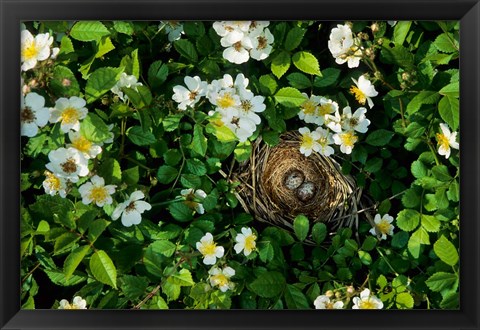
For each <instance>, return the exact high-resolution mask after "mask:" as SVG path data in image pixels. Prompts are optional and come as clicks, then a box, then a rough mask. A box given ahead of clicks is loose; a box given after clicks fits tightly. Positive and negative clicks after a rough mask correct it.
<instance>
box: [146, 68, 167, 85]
mask: <svg viewBox="0 0 480 330" xmlns="http://www.w3.org/2000/svg"><path fill="white" fill-rule="evenodd" d="M167 76H168V66H167V65H166V64H164V63H163V62H162V61H155V62H153V63H152V64H151V65H150V68H149V69H148V83H149V84H150V87H151V88H152V90H155V89H158V88H159V87H160V86H161V85H162V84H163V83H164V82H165V80H167Z"/></svg>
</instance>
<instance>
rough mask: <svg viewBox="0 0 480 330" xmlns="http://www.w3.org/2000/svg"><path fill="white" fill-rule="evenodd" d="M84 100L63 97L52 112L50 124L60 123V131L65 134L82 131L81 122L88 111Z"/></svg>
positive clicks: (74, 97) (75, 97)
mask: <svg viewBox="0 0 480 330" xmlns="http://www.w3.org/2000/svg"><path fill="white" fill-rule="evenodd" d="M86 104H87V102H85V100H84V99H82V98H80V97H77V96H72V97H70V98H68V99H67V98H65V97H61V98H59V99H58V100H57V101H56V102H55V107H54V108H53V109H51V110H50V122H51V123H57V122H60V123H61V126H60V129H61V130H62V131H63V132H64V133H68V131H70V130H74V131H79V130H80V120H82V119H84V118H85V117H86V116H87V114H88V110H87V108H85V105H86Z"/></svg>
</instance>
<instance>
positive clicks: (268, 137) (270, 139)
mask: <svg viewBox="0 0 480 330" xmlns="http://www.w3.org/2000/svg"><path fill="white" fill-rule="evenodd" d="M262 139H263V141H265V143H266V144H268V145H269V146H271V147H273V146H276V145H277V144H278V143H279V142H280V135H279V134H278V133H277V132H275V131H263V132H262Z"/></svg>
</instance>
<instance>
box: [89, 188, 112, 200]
mask: <svg viewBox="0 0 480 330" xmlns="http://www.w3.org/2000/svg"><path fill="white" fill-rule="evenodd" d="M107 197H108V191H107V189H105V187H93V188H92V190H90V199H91V200H92V201H94V202H104V201H105V200H106V199H107Z"/></svg>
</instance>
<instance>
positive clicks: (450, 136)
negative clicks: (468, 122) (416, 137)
mask: <svg viewBox="0 0 480 330" xmlns="http://www.w3.org/2000/svg"><path fill="white" fill-rule="evenodd" d="M440 130H441V131H442V132H441V133H437V134H436V138H437V142H438V154H439V155H441V156H445V158H446V159H448V157H450V153H451V148H453V149H457V150H458V148H460V145H459V143H458V142H457V141H456V139H457V132H450V129H449V128H448V125H447V124H445V123H441V124H440Z"/></svg>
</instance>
